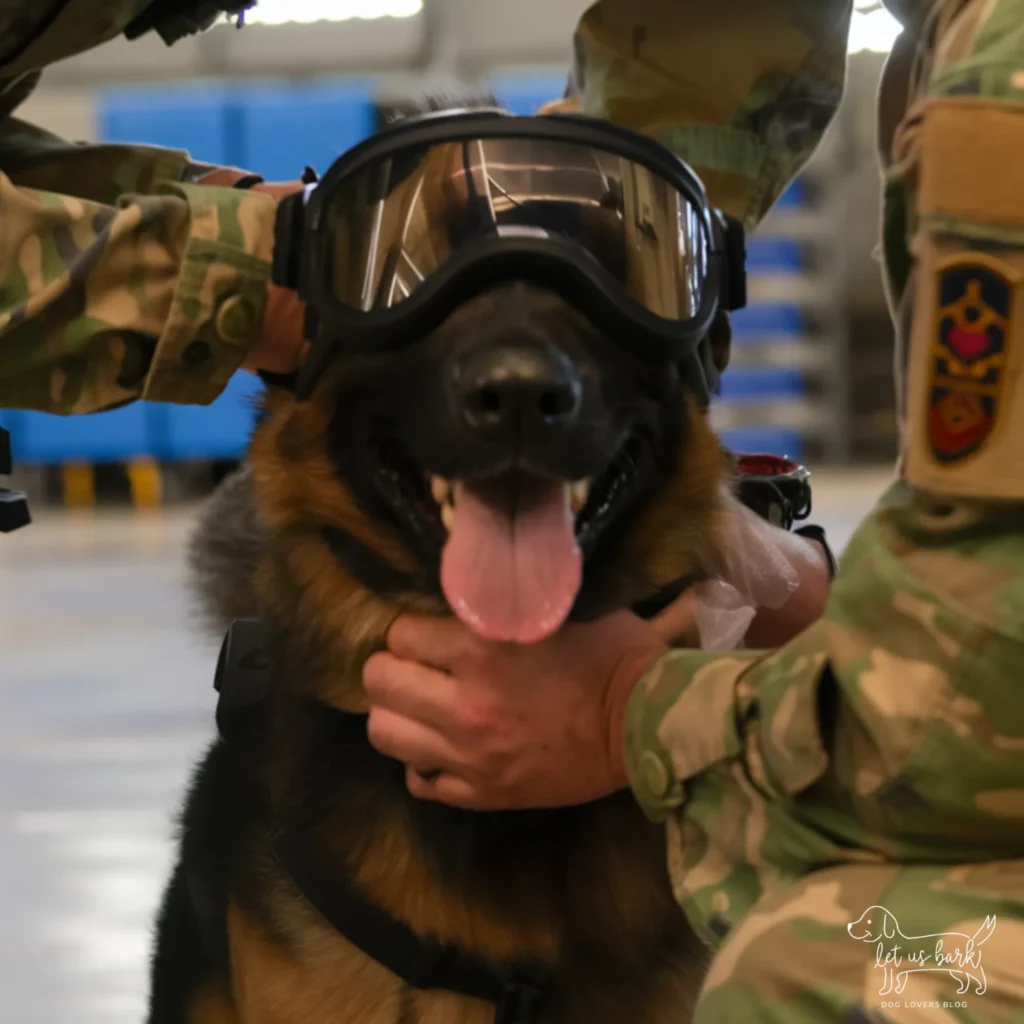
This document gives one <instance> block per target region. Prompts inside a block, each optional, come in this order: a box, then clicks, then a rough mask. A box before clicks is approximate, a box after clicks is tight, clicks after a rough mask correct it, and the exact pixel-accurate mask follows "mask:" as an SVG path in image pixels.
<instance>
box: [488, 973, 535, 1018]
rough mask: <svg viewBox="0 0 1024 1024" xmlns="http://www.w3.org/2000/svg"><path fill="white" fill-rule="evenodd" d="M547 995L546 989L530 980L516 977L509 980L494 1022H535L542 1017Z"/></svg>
mask: <svg viewBox="0 0 1024 1024" xmlns="http://www.w3.org/2000/svg"><path fill="white" fill-rule="evenodd" d="M545 995H546V993H545V991H544V989H542V988H538V987H537V986H536V985H531V984H530V983H529V982H526V981H522V980H519V979H515V978H513V979H511V980H509V981H507V982H506V983H505V994H504V995H503V996H502V998H501V1002H500V1003H498V1008H497V1010H496V1011H495V1014H494V1024H534V1022H535V1021H537V1019H538V1018H539V1017H540V1012H541V1009H542V1006H543V1003H544V997H545Z"/></svg>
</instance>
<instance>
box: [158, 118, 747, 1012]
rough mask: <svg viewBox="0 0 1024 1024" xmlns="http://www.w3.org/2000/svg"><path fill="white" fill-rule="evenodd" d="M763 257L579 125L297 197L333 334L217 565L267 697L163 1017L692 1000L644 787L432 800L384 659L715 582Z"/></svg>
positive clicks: (193, 799) (220, 511)
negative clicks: (399, 745)
mask: <svg viewBox="0 0 1024 1024" xmlns="http://www.w3.org/2000/svg"><path fill="white" fill-rule="evenodd" d="M730 245H731V246H732V256H730V252H729V249H730ZM735 248H736V247H735V238H734V237H733V238H732V239H731V240H730V237H729V236H728V231H726V230H725V228H723V220H722V219H721V218H719V217H718V215H717V214H716V213H715V212H714V211H712V210H710V209H709V208H708V206H707V202H706V199H705V198H704V196H703V191H702V189H701V187H700V183H699V181H697V180H696V179H695V178H694V177H693V176H692V173H691V172H689V171H688V169H686V168H683V167H682V165H681V164H678V162H677V161H675V158H673V157H671V155H670V154H668V153H667V151H663V150H661V149H660V147H658V146H656V144H654V143H653V142H650V141H649V140H646V139H643V138H641V137H637V136H632V135H631V134H630V133H627V132H623V131H622V130H620V129H615V128H613V127H612V126H604V125H600V124H597V123H595V122H589V121H588V120H587V119H583V118H560V117H538V118H511V117H509V116H507V115H504V114H499V113H495V112H486V111H483V112H482V111H470V112H467V113H459V114H456V113H444V112H442V113H440V114H435V115H434V116H431V117H425V118H413V119H410V120H407V121H402V122H399V123H398V124H396V125H394V126H392V127H390V128H388V129H386V130H384V131H383V132H381V133H380V134H379V135H377V136H374V137H373V138H371V139H370V140H368V141H367V142H366V143H364V144H362V145H361V146H358V147H356V149H355V150H353V151H352V152H351V153H349V154H346V155H345V156H344V157H343V158H341V160H340V161H339V162H338V164H336V165H335V167H334V168H332V169H331V171H329V172H328V173H327V175H325V177H324V179H323V180H322V181H321V182H320V183H318V185H317V187H316V188H315V189H313V190H312V192H311V195H309V196H307V197H306V198H305V200H304V199H302V198H297V199H296V205H295V206H293V207H292V208H290V209H288V208H285V209H283V210H282V220H281V224H280V237H279V243H278V249H279V251H278V254H277V256H276V257H275V260H276V266H277V267H278V269H277V270H276V271H275V273H280V274H281V275H282V277H283V279H285V280H288V281H289V283H291V284H292V285H293V286H294V287H296V288H297V289H298V290H299V292H300V294H301V295H302V296H303V297H304V298H305V300H306V301H307V302H308V303H309V305H310V308H311V309H312V310H313V314H314V316H315V323H314V324H313V325H312V326H313V333H314V334H315V337H316V341H315V343H314V345H313V351H312V354H311V356H310V360H309V364H308V367H307V370H306V372H305V373H304V375H303V376H302V377H300V379H299V380H298V381H292V382H284V381H273V382H271V383H270V386H269V387H268V393H267V396H266V399H265V402H264V403H263V407H262V411H261V415H260V418H259V422H258V424H257V426H256V428H255V431H254V434H253V438H252V443H251V447H250V450H249V453H248V456H247V459H246V463H245V466H244V468H243V469H242V470H241V471H240V472H239V473H238V474H236V475H235V476H233V477H231V478H229V479H228V480H227V481H226V482H225V483H224V484H222V485H221V487H220V488H219V490H218V491H217V492H216V494H215V495H214V497H213V498H212V499H211V501H210V503H209V505H208V507H207V508H206V510H205V512H204V514H203V516H202V520H201V524H200V527H199V530H198V532H197V534H196V536H195V539H194V543H193V547H192V552H191V561H192V567H193V570H194V573H195V579H196V584H197V590H198V593H199V596H200V599H201V601H202V603H203V607H204V610H205V612H206V614H207V617H208V618H209V620H210V621H211V622H212V624H213V626H214V627H215V628H216V629H217V630H218V631H223V630H224V629H226V628H227V627H228V626H229V625H230V624H231V623H232V622H233V621H234V620H249V621H250V625H251V624H252V622H253V621H255V620H258V622H259V624H260V626H259V628H260V629H261V630H262V631H263V634H262V635H263V636H264V637H265V642H262V643H261V645H260V646H259V647H258V656H255V655H254V651H256V648H254V649H253V651H249V652H248V653H246V651H244V650H241V648H240V647H239V645H238V643H236V645H235V648H233V649H231V648H230V643H229V644H226V645H225V653H223V654H222V661H221V664H222V668H223V667H224V666H225V665H227V666H228V667H229V668H230V667H231V666H234V668H233V669H232V671H235V672H236V675H237V678H238V679H245V678H249V677H253V678H255V677H256V676H260V677H261V678H263V679H264V683H265V689H264V691H261V692H259V693H257V694H256V696H254V697H251V699H250V697H247V696H246V693H245V692H244V686H242V687H241V689H240V691H239V692H240V693H241V696H240V697H237V698H236V697H233V696H230V695H229V690H230V689H231V687H232V686H234V685H235V684H234V683H230V682H229V681H228V675H229V674H230V673H228V672H227V669H225V673H227V674H225V676H224V681H223V682H222V684H221V708H222V709H225V710H224V717H223V719H222V718H221V710H219V711H218V721H219V724H220V725H221V732H222V735H221V737H220V738H219V739H218V740H217V741H216V742H215V743H214V745H213V746H212V748H211V749H210V751H209V752H208V754H207V755H206V757H205V759H204V760H203V762H202V764H201V766H200V767H199V769H198V771H197V774H196V776H195V779H194V780H193V783H192V787H191V791H190V793H189V796H188V800H187V803H186V807H185V811H184V815H183V820H182V840H181V844H180V851H179V859H178V862H177V865H176V868H175V871H174V874H173V877H172V879H171V881H170V883H169V885H168V887H167V890H166V893H165V897H164V903H163V907H162V909H161V913H160V918H159V923H158V934H157V947H156V952H155V956H154V963H153V976H152V996H151V1009H150V1016H149V1024H286V1022H287V1024H491V1022H494V1024H531V1022H537V1024H541V1022H544V1024H584V1022H586V1024H623V1022H626V1021H628V1022H630V1024H680V1022H681V1021H684V1020H686V1019H688V1015H689V1013H690V1009H691V1007H692V1005H693V1003H694V1001H695V998H696V994H697V991H698V989H699V987H700V983H701V978H702V975H703V971H704V967H705V963H706V957H705V952H704V949H703V947H702V945H701V943H700V942H699V941H698V939H697V938H696V937H695V936H694V935H693V933H692V932H691V931H690V930H689V928H688V926H687V924H686V922H685V919H684V916H683V914H682V913H681V911H680V909H679V907H678V905H677V903H676V900H675V898H674V897H673V894H672V890H671V887H670V884H669V880H668V874H667V870H666V865H665V840H664V833H663V831H662V829H661V828H659V827H657V826H654V825H652V824H651V823H649V822H648V821H647V820H646V819H645V817H644V816H643V814H642V812H641V811H640V810H639V808H638V807H637V805H636V803H635V802H634V800H633V798H632V797H631V796H630V795H629V794H619V795H616V796H614V797H611V798H609V799H606V800H602V801H600V802H598V803H595V804H592V805H588V806H583V807H577V808H569V809H559V810H553V811H543V812H536V813H533V812H531V813H528V814H524V813H509V814H480V813H473V812H468V811H461V810H456V809H453V808H449V807H446V806H441V805H435V804H427V803H423V802H420V801H417V800H415V799H413V798H412V797H411V796H410V795H409V794H408V792H407V790H406V788H405V783H404V766H402V765H400V764H398V763H395V762H393V761H391V760H389V759H387V758H385V757H383V756H381V755H379V754H377V753H376V752H375V751H374V750H373V749H372V747H371V746H370V744H369V741H368V739H367V736H366V720H365V711H366V703H365V695H364V694H363V692H362V688H361V668H362V665H363V663H364V662H365V660H366V659H367V658H368V657H369V656H370V654H371V653H373V652H374V651H376V650H379V649H381V648H382V647H383V645H384V638H385V635H386V632H387V629H388V627H389V625H390V623H391V622H392V621H393V620H394V619H395V617H396V616H397V615H398V614H399V613H400V612H402V611H417V612H423V613H432V614H454V615H457V616H459V618H461V619H462V621H463V622H464V623H466V625H467V626H468V627H469V628H470V629H472V630H474V631H475V632H476V633H478V634H479V635H481V636H483V637H486V638H489V639H492V640H496V641H506V642H512V643H533V642H537V641H539V640H541V639H543V638H544V637H546V636H549V635H551V634H552V633H553V632H555V631H556V630H557V629H558V628H559V627H560V626H561V625H562V624H563V623H564V622H566V621H568V620H574V619H587V618H593V617H596V616H598V615H600V614H603V613H605V612H608V611H611V610H613V609H616V608H621V607H634V608H637V609H646V610H647V612H646V613H649V612H650V609H651V608H653V607H655V606H656V605H657V604H658V601H659V595H664V594H665V593H666V592H671V593H672V594H673V595H674V594H675V593H678V590H679V587H680V586H681V585H682V582H684V581H688V580H690V581H692V580H697V579H700V578H702V577H704V576H706V575H708V573H709V572H710V566H711V564H712V559H713V556H714V552H715V551H716V549H717V547H718V546H719V545H720V543H721V531H720V523H721V518H722V515H723V511H722V503H723V492H724V490H725V489H726V488H727V486H728V478H729V473H730V468H729V467H730V460H729V459H728V457H727V456H726V454H725V453H724V452H723V450H722V448H721V446H720V444H719V442H718V440H717V439H716V437H715V434H714V433H713V431H712V429H711V427H710V426H709V423H708V419H707V401H708V393H709V390H711V389H713V387H714V384H715V381H716V378H717V374H718V373H720V372H721V371H722V370H724V369H725V367H726V364H727V362H728V356H729V328H728V318H727V311H728V309H729V308H733V307H734V306H735V305H737V300H736V296H737V294H738V291H739V287H740V282H739V276H740V275H739V274H738V273H737V271H736V267H735V259H733V262H732V264H730V263H729V260H730V259H731V258H733V257H734V256H735ZM282 268H283V269H282ZM730 293H731V298H730ZM673 588H674V589H673ZM662 603H664V602H662ZM239 635H240V634H236V641H237V638H238V636H239ZM229 640H230V636H229ZM239 643H240V641H239ZM247 673H248V675H247ZM257 690H258V687H257ZM254 692H255V691H254ZM226 697H227V706H226V705H225V698H226ZM225 723H232V724H230V726H228V725H226V724H225Z"/></svg>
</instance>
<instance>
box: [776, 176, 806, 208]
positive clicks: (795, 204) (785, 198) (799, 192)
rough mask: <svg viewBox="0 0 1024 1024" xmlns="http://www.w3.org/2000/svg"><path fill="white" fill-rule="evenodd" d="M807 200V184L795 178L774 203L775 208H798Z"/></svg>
mask: <svg viewBox="0 0 1024 1024" xmlns="http://www.w3.org/2000/svg"><path fill="white" fill-rule="evenodd" d="M806 202H807V186H806V185H805V184H804V183H803V182H802V181H801V180H800V179H799V178H797V179H796V181H794V182H793V183H792V184H791V185H790V186H789V188H787V189H786V191H785V192H783V193H782V195H781V196H779V198H778V201H777V202H776V203H775V207H774V209H776V210H794V209H799V208H800V207H801V206H803V205H804V204H805V203H806Z"/></svg>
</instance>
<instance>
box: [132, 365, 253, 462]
mask: <svg viewBox="0 0 1024 1024" xmlns="http://www.w3.org/2000/svg"><path fill="white" fill-rule="evenodd" d="M262 391H263V385H262V384H261V383H260V380H259V378H258V377H255V376H253V375H252V374H250V373H242V372H240V373H236V374H235V376H234V377H233V378H232V379H231V381H230V382H229V383H228V386H227V388H225V389H224V392H223V394H222V395H221V396H220V397H219V398H218V399H217V400H216V401H215V402H213V403H211V404H210V405H205V406H204V405H166V404H162V403H161V404H153V405H150V406H148V409H147V411H148V414H149V445H150V448H151V450H152V454H153V455H154V457H155V458H157V459H160V460H162V461H165V462H175V461H184V460H189V459H196V460H201V459H237V458H240V457H241V456H242V455H243V454H244V452H245V449H246V446H247V445H248V443H249V435H250V433H251V432H252V428H253V422H254V420H255V414H256V407H257V400H258V398H259V396H260V394H261V393H262Z"/></svg>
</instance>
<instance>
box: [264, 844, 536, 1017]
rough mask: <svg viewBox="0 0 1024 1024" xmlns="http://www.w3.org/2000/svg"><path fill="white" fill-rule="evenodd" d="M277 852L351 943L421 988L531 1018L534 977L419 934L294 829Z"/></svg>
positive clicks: (306, 893) (326, 917)
mask: <svg viewBox="0 0 1024 1024" xmlns="http://www.w3.org/2000/svg"><path fill="white" fill-rule="evenodd" d="M273 848H274V855H275V856H276V858H277V860H278V863H279V864H280V865H281V867H282V868H283V870H284V872H285V874H287V875H288V876H289V878H290V879H291V880H292V882H293V883H294V884H295V886H296V888H297V889H298V890H299V892H301V893H302V895H303V897H304V898H305V899H306V901H307V902H308V903H309V904H310V906H312V907H313V909H314V910H316V911H317V912H318V913H319V914H320V916H321V917H323V918H324V920H325V921H327V923H328V924H330V925H331V927H333V928H334V929H335V931H337V932H338V933H339V934H341V935H343V936H344V937H345V938H346V939H347V940H348V941H349V942H351V943H352V945H354V946H356V947H357V948H358V949H360V950H361V951H362V952H363V953H365V954H366V955H367V956H368V957H370V958H371V959H373V960H376V961H377V962H378V963H379V964H381V965H383V966H384V967H386V968H387V969H388V970H389V971H391V973H392V974H395V975H397V976H398V977H399V978H401V979H402V980H403V981H404V982H405V983H406V984H408V985H411V986H412V987H413V988H417V989H446V990H448V991H450V992H459V993H461V994H462V995H467V996H473V997H474V998H476V999H485V1000H488V1001H490V1002H492V1003H494V1004H495V1014H494V1024H532V1022H534V1021H536V1020H537V1019H538V1015H539V1013H540V1009H541V1004H542V1001H543V999H544V996H545V989H544V987H543V986H542V985H541V984H539V983H538V984H534V983H533V982H534V981H535V980H536V979H528V978H525V977H518V976H516V975H515V974H508V975H506V974H504V973H503V972H501V971H500V970H498V969H497V968H496V967H494V966H493V965H492V964H490V963H488V962H487V961H485V960H483V959H481V958H479V957H476V956H474V955H473V954H471V953H465V952H463V951H462V950H460V949H457V948H455V947H453V946H446V945H442V944H441V943H438V942H436V941H434V940H432V939H428V938H423V937H422V936H419V935H417V934H416V933H415V932H413V931H412V929H410V928H408V927H407V926H406V925H404V924H403V923H402V922H401V921H398V920H397V919H395V918H394V917H392V916H391V915H390V914H389V913H387V911H385V910H382V909H381V908H380V907H378V906H376V905H375V904H373V903H371V902H370V901H369V900H367V899H366V898H365V897H364V896H363V895H362V894H361V893H359V891H358V890H357V889H356V888H355V887H354V886H352V885H351V884H350V883H349V882H348V881H347V880H346V879H343V878H342V877H340V876H339V875H336V874H334V873H333V872H331V871H329V870H327V869H326V868H325V867H324V865H323V864H321V863H320V862H319V861H318V859H317V857H316V854H315V853H314V849H313V846H312V844H310V843H308V842H306V841H305V839H304V838H303V837H302V836H301V835H299V834H297V833H295V832H284V833H282V834H281V835H279V836H278V837H277V838H276V839H275V840H274V843H273Z"/></svg>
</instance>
